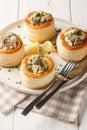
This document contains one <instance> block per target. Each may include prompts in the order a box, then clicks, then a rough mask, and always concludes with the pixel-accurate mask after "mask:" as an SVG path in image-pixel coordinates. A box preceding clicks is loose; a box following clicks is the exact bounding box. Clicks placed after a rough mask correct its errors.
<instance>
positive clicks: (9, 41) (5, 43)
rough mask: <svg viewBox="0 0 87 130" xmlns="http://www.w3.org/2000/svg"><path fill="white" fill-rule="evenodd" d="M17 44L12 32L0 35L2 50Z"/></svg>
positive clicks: (12, 47) (14, 46) (9, 48)
mask: <svg viewBox="0 0 87 130" xmlns="http://www.w3.org/2000/svg"><path fill="white" fill-rule="evenodd" d="M17 46H18V42H17V38H16V36H15V35H14V34H12V33H9V34H6V35H3V36H2V37H0V48H1V49H2V50H12V49H14V48H16V47H17Z"/></svg>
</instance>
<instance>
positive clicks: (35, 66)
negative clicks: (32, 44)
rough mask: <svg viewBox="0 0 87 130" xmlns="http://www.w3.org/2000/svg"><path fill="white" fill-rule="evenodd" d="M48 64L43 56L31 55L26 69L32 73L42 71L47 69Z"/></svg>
mask: <svg viewBox="0 0 87 130" xmlns="http://www.w3.org/2000/svg"><path fill="white" fill-rule="evenodd" d="M48 67H49V65H48V62H47V61H46V59H44V57H43V56H31V57H30V58H29V60H28V62H27V70H28V71H30V72H32V73H42V72H44V71H46V70H47V69H48Z"/></svg>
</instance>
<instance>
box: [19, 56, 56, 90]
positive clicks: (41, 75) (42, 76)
mask: <svg viewBox="0 0 87 130" xmlns="http://www.w3.org/2000/svg"><path fill="white" fill-rule="evenodd" d="M20 74H21V79H22V83H23V84H24V86H25V87H28V88H31V89H41V88H44V87H47V85H48V84H49V83H51V82H52V80H53V79H54V62H53V60H52V59H51V58H50V57H49V56H48V55H41V54H33V55H30V56H26V57H25V58H24V59H23V60H22V64H21V69H20Z"/></svg>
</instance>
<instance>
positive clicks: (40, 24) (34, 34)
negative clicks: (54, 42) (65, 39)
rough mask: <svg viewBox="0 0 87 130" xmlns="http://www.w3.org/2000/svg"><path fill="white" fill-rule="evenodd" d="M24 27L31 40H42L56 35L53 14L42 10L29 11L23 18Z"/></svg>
mask: <svg viewBox="0 0 87 130" xmlns="http://www.w3.org/2000/svg"><path fill="white" fill-rule="evenodd" d="M24 28H25V33H26V36H27V37H28V38H29V40H31V41H38V42H44V41H46V40H50V39H52V38H53V37H55V35H56V30H55V25H54V18H53V16H52V15H51V14H49V13H46V12H43V11H34V12H31V13H29V14H28V15H27V16H26V17H25V19H24Z"/></svg>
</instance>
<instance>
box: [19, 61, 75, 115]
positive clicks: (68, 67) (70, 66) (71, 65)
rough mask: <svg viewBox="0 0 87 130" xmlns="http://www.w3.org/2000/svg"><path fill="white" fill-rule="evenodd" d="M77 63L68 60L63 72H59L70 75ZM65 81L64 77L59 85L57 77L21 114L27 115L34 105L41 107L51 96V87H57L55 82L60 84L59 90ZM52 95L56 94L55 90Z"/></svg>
mask: <svg viewBox="0 0 87 130" xmlns="http://www.w3.org/2000/svg"><path fill="white" fill-rule="evenodd" d="M76 64H77V63H73V62H67V63H66V65H65V66H64V67H63V69H62V70H61V72H60V73H59V75H62V76H64V77H66V76H68V74H69V73H70V72H71V71H72V70H73V69H74V68H75V66H76ZM65 82H66V80H64V79H63V81H62V82H61V83H60V84H59V85H58V83H59V80H58V78H56V79H55V80H54V81H53V82H52V83H51V84H50V85H49V87H48V88H47V89H46V90H45V91H44V92H43V93H42V94H40V95H39V96H38V97H37V98H35V99H34V100H33V101H32V102H31V103H30V104H29V105H27V107H26V108H24V110H23V111H22V113H21V114H23V115H24V116H25V115H27V114H28V113H29V112H30V111H31V110H32V109H33V107H34V106H35V107H36V108H38V109H40V108H41V107H42V106H43V105H44V104H45V103H46V102H47V100H49V98H50V97H51V93H50V94H49V95H48V93H49V92H50V91H49V90H51V88H55V84H56V85H57V86H58V87H57V88H58V90H59V89H60V88H61V85H63V84H64V83H65ZM55 91H56V90H55ZM45 95H47V96H46V98H44V96H45ZM52 95H54V92H53V91H52ZM41 99H42V100H41Z"/></svg>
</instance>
